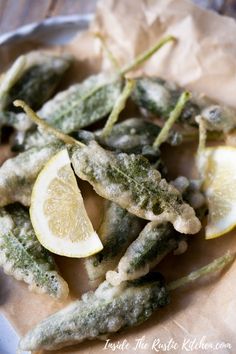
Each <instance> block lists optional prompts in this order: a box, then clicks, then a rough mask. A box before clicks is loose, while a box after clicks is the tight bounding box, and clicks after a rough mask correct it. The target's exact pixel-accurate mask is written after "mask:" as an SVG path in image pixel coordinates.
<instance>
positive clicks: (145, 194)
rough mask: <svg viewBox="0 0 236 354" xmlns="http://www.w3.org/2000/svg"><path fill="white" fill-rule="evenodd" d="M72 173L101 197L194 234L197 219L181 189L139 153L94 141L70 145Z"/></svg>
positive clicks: (145, 217)
mask: <svg viewBox="0 0 236 354" xmlns="http://www.w3.org/2000/svg"><path fill="white" fill-rule="evenodd" d="M69 154H70V156H71V161H72V165H73V167H74V171H75V173H76V174H77V175H78V176H79V177H80V178H81V179H83V180H86V181H88V182H89V183H90V184H91V185H92V186H93V187H94V189H95V191H96V192H97V193H98V194H99V195H100V196H102V197H104V198H106V199H108V200H111V201H114V202H115V203H117V204H118V205H120V206H121V207H122V208H124V209H126V210H128V211H129V212H130V213H132V214H134V215H136V216H138V217H141V218H144V219H147V220H151V221H159V222H165V221H166V222H167V221H169V222H171V223H172V224H173V226H174V228H175V229H176V230H177V231H179V232H181V233H190V234H194V233H196V232H198V231H199V230H200V228H201V224H200V221H199V220H198V219H197V217H196V216H195V212H194V210H193V208H192V207H190V205H188V204H186V203H185V202H184V201H183V199H182V196H181V194H180V192H179V191H178V190H177V189H176V188H175V187H173V186H171V185H170V184H168V183H167V182H166V180H165V179H162V178H161V175H160V173H159V172H158V171H157V170H155V169H154V168H153V167H152V166H151V165H150V163H149V161H148V160H147V159H145V158H144V157H143V156H141V155H134V154H131V155H128V154H125V153H118V154H115V153H112V152H110V151H107V150H105V149H103V148H102V147H101V146H99V145H98V144H97V143H96V142H95V141H91V142H90V143H89V144H88V145H87V146H84V147H82V148H80V147H77V146H71V147H70V148H69Z"/></svg>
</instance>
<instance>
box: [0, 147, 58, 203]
mask: <svg viewBox="0 0 236 354" xmlns="http://www.w3.org/2000/svg"><path fill="white" fill-rule="evenodd" d="M62 146H63V144H62V143H60V142H57V143H52V144H48V145H45V146H41V147H32V148H31V149H29V150H27V151H24V152H22V153H20V154H19V155H17V156H15V157H12V158H10V159H8V160H6V161H5V162H4V163H3V164H2V166H1V167H0V207H2V206H5V205H7V204H11V203H13V202H20V203H22V204H23V205H30V197H31V192H32V188H33V185H34V182H35V180H36V178H37V176H38V174H39V172H40V171H41V169H42V168H43V166H44V165H45V163H46V162H47V161H48V160H49V159H50V158H51V157H52V156H54V155H55V154H56V153H57V152H58V151H59V150H60V149H61V148H62Z"/></svg>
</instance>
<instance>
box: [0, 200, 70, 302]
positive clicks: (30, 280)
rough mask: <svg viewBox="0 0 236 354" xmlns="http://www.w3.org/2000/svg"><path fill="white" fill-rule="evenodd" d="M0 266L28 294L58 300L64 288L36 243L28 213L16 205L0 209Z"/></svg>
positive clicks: (50, 258)
mask: <svg viewBox="0 0 236 354" xmlns="http://www.w3.org/2000/svg"><path fill="white" fill-rule="evenodd" d="M0 265H1V266H2V267H3V269H4V271H5V272H6V273H7V274H9V275H12V276H13V277H14V278H16V279H17V280H23V281H24V282H26V283H27V284H29V289H30V290H32V291H36V292H40V293H47V294H49V295H51V296H53V297H54V298H57V299H62V298H66V297H67V295H68V285H67V283H66V282H65V281H64V280H63V279H62V277H61V276H60V275H59V274H58V272H57V267H56V264H55V262H54V260H53V258H52V256H51V255H50V253H49V252H48V251H47V250H45V249H44V248H43V247H42V246H41V244H40V243H39V242H38V240H37V238H36V236H35V233H34V230H33V227H32V225H31V222H30V217H29V212H28V210H26V209H25V208H24V207H22V206H21V205H20V204H12V205H9V206H8V207H6V208H1V209H0Z"/></svg>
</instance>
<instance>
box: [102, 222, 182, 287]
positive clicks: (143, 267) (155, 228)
mask: <svg viewBox="0 0 236 354" xmlns="http://www.w3.org/2000/svg"><path fill="white" fill-rule="evenodd" d="M184 240H185V236H183V235H180V234H177V233H175V231H174V229H173V227H172V225H171V224H169V223H163V224H158V223H157V222H155V221H152V222H149V223H148V224H147V225H146V226H145V228H144V229H143V230H142V232H141V233H140V235H139V236H138V238H137V239H136V240H135V241H133V242H132V243H131V245H130V246H129V247H128V249H127V250H126V252H125V254H124V256H123V257H122V258H121V260H120V262H119V264H118V268H117V271H109V272H107V274H106V279H107V281H108V282H109V283H110V284H112V285H114V286H116V285H119V284H120V283H122V282H123V281H126V280H134V279H137V278H139V277H141V276H143V275H146V274H147V273H148V272H149V271H150V269H152V268H154V267H155V266H156V265H157V264H158V263H159V262H160V261H161V260H162V259H163V258H164V257H165V256H166V255H167V254H168V253H169V252H171V251H173V250H175V249H177V248H178V244H179V243H180V242H181V241H184ZM114 269H115V268H114Z"/></svg>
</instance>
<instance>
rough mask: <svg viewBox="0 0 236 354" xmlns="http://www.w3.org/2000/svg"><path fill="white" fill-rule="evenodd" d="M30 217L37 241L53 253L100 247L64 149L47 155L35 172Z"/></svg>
mask: <svg viewBox="0 0 236 354" xmlns="http://www.w3.org/2000/svg"><path fill="white" fill-rule="evenodd" d="M30 218H31V222H32V225H33V228H34V230H35V233H36V236H37V238H38V240H39V242H40V243H41V244H42V245H43V246H44V247H45V248H47V249H48V250H50V251H51V252H53V253H56V254H59V255H62V256H67V257H76V258H80V257H88V256H90V255H92V254H95V253H97V252H99V251H100V250H101V249H102V248H103V246H102V243H101V241H100V239H99V237H98V235H97V234H96V232H95V231H94V229H93V226H92V223H91V221H90V219H89V217H88V215H87V212H86V210H85V206H84V202H83V198H82V196H81V193H80V190H79V188H78V185H77V182H76V178H75V175H74V173H73V170H72V168H71V165H70V159H69V156H68V152H67V150H66V149H65V150H62V151H60V152H59V153H57V154H56V155H55V156H54V157H53V158H52V159H50V161H49V162H48V163H47V164H46V165H45V166H44V168H43V169H42V171H41V172H40V174H39V175H38V177H37V180H36V182H35V184H34V187H33V191H32V197H31V207H30Z"/></svg>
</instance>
